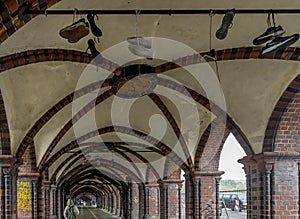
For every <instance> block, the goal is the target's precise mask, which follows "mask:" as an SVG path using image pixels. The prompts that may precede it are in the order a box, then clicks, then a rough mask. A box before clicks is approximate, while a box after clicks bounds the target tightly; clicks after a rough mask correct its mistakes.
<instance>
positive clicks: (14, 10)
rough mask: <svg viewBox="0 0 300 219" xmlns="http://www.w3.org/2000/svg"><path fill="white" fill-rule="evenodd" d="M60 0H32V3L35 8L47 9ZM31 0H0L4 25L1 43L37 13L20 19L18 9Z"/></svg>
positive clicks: (0, 38) (0, 11)
mask: <svg viewBox="0 0 300 219" xmlns="http://www.w3.org/2000/svg"><path fill="white" fill-rule="evenodd" d="M59 1H60V0H48V1H47V0H30V5H32V6H33V8H32V9H34V10H45V9H47V8H49V7H51V6H53V5H55V4H56V3H57V2H59ZM28 2H29V0H22V1H20V0H19V1H17V0H6V1H4V2H3V1H0V8H1V10H0V15H1V17H2V24H3V26H1V27H0V44H1V43H2V42H4V41H5V40H6V39H7V38H8V37H10V36H11V35H12V34H14V33H15V32H16V31H17V30H18V29H20V28H21V27H23V26H24V25H25V24H26V23H28V22H29V21H30V20H31V19H32V18H33V17H35V16H36V15H31V16H30V17H29V18H28V19H26V20H25V21H23V20H21V19H19V16H18V9H19V7H20V6H21V5H22V4H23V3H28Z"/></svg>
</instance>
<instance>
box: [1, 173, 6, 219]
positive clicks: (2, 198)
mask: <svg viewBox="0 0 300 219" xmlns="http://www.w3.org/2000/svg"><path fill="white" fill-rule="evenodd" d="M4 191H5V190H4V175H3V171H2V167H0V219H4V206H5V205H4Z"/></svg>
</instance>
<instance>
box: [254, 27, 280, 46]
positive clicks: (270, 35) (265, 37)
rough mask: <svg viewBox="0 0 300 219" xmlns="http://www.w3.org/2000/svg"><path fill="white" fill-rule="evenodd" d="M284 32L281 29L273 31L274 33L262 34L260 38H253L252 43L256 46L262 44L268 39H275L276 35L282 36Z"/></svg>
mask: <svg viewBox="0 0 300 219" xmlns="http://www.w3.org/2000/svg"><path fill="white" fill-rule="evenodd" d="M284 33H285V31H284V30H281V31H277V32H274V33H272V34H269V35H266V36H262V37H260V38H256V39H254V40H253V45H255V46H257V45H261V44H264V43H266V42H268V41H270V40H273V39H275V38H276V37H278V36H282V35H283V34H284Z"/></svg>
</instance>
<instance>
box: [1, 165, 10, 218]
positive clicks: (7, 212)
mask: <svg viewBox="0 0 300 219" xmlns="http://www.w3.org/2000/svg"><path fill="white" fill-rule="evenodd" d="M2 170H3V174H4V215H5V218H12V182H11V168H10V167H7V168H3V169H2Z"/></svg>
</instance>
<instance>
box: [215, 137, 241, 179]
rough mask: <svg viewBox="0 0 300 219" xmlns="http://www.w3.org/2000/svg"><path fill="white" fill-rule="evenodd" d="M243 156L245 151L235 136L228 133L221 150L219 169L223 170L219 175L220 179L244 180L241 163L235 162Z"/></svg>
mask: <svg viewBox="0 0 300 219" xmlns="http://www.w3.org/2000/svg"><path fill="white" fill-rule="evenodd" d="M244 156H246V153H245V152H244V150H243V149H242V147H241V146H240V144H239V143H238V142H237V140H236V139H235V137H234V136H233V135H232V134H230V135H229V136H228V138H227V140H226V141H225V144H224V147H223V150H222V152H221V158H220V166H219V170H220V171H225V173H224V174H223V175H222V176H221V177H222V179H233V180H240V179H242V180H245V172H244V170H243V169H242V167H243V165H242V164H240V163H238V162H237V160H238V159H240V158H242V157H244Z"/></svg>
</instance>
